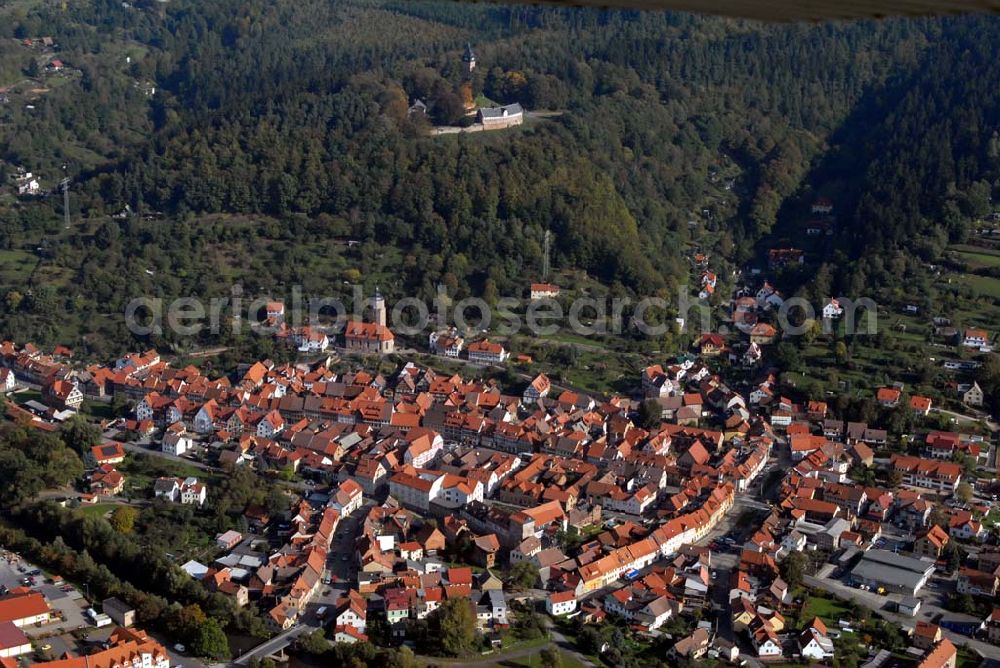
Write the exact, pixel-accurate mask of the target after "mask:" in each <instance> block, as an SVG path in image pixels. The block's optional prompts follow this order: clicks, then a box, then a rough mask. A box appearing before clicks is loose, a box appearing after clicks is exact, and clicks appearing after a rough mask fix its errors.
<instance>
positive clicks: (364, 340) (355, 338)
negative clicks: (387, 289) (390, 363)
mask: <svg viewBox="0 0 1000 668" xmlns="http://www.w3.org/2000/svg"><path fill="white" fill-rule="evenodd" d="M365 310H366V311H370V312H371V322H364V321H363V320H351V321H349V322H348V323H347V327H346V328H345V329H344V347H345V348H347V350H348V351H351V352H359V353H373V354H377V355H388V354H389V353H391V352H393V351H394V350H395V349H396V336H395V335H394V334H393V333H392V330H391V329H389V327H388V326H387V325H386V307H385V298H384V297H383V296H382V293H381V292H379V291H378V288H376V289H375V296H374V297H372V298H371V299H369V300H368V304H367V307H366V309H365Z"/></svg>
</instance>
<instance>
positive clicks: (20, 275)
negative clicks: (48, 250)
mask: <svg viewBox="0 0 1000 668" xmlns="http://www.w3.org/2000/svg"><path fill="white" fill-rule="evenodd" d="M37 262H38V258H36V257H35V256H34V254H32V253H28V252H26V251H20V250H0V280H2V281H4V282H11V281H26V280H27V279H28V276H29V275H30V274H31V270H32V269H34V268H35V264H37Z"/></svg>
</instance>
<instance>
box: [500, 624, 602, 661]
mask: <svg viewBox="0 0 1000 668" xmlns="http://www.w3.org/2000/svg"><path fill="white" fill-rule="evenodd" d="M549 633H550V634H551V635H552V641H553V642H554V643H555V644H556V645H558V646H559V649H561V650H562V651H564V652H566V653H567V654H571V655H572V656H573V658H574V659H576V660H577V661H579V662H580V663H581V664H583V665H584V666H588V667H590V668H592V667H593V666H594V662H593V661H591V660H590V659H588V658H587V657H586V656H584V655H583V654H580V652H578V651H576V647H574V645H573V643H571V642H570V640H569V638H567V637H566V636H564V635H563V634H562V633H560V632H559V629H556V628H554V627H552V628H550V629H549ZM504 658H505V659H508V658H512V657H504Z"/></svg>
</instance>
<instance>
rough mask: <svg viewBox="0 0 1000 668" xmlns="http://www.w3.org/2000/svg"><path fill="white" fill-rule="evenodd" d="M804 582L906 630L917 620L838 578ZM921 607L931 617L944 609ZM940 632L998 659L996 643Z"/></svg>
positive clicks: (930, 606) (990, 657)
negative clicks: (855, 604) (889, 608)
mask: <svg viewBox="0 0 1000 668" xmlns="http://www.w3.org/2000/svg"><path fill="white" fill-rule="evenodd" d="M804 582H805V583H806V584H807V585H809V586H810V587H817V588H819V589H822V590H824V591H826V592H829V593H830V594H833V595H834V596H836V597H837V598H839V599H842V600H845V601H854V602H855V603H857V604H859V605H861V606H863V607H865V608H868V609H869V610H871V611H873V612H874V613H875V614H877V615H879V616H880V617H882V618H883V619H886V620H888V621H890V622H892V623H894V624H898V625H899V626H900V627H902V628H904V629H906V630H908V631H912V630H913V627H914V626H915V625H916V622H917V621H918V620H916V619H915V618H913V617H907V616H904V615H899V614H896V613H894V612H890V611H888V610H885V609H883V608H884V606H885V605H886V604H887V603H888V600H889V599H888V598H887V597H885V596H880V595H879V594H876V593H873V592H870V591H862V590H861V589H855V588H853V587H848V586H847V585H845V584H844V583H842V582H840V581H838V580H831V579H830V578H817V577H813V576H811V575H807V576H806V577H805V578H804ZM921 609H922V612H921V615H920V616H921V617H933V616H934V615H937V614H940V613H942V612H944V610H942V609H940V608H939V607H937V606H935V605H932V604H925V605H924V606H921ZM941 632H942V634H943V635H944V637H946V638H948V639H949V640H951V641H952V642H953V643H955V644H956V645H965V646H966V647H968V648H969V649H971V650H974V651H976V652H978V653H979V654H981V655H982V656H984V657H986V658H988V659H994V660H1000V647H998V646H996V645H991V644H990V643H986V642H980V641H979V640H975V639H973V638H970V637H968V636H963V635H961V634H958V633H953V632H952V631H947V630H945V629H942V630H941Z"/></svg>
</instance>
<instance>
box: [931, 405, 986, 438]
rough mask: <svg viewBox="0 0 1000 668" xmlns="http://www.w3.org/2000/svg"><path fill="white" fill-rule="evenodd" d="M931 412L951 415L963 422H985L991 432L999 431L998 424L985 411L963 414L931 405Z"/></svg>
mask: <svg viewBox="0 0 1000 668" xmlns="http://www.w3.org/2000/svg"><path fill="white" fill-rule="evenodd" d="M931 412H932V413H941V414H942V415H947V416H949V417H953V418H955V419H956V420H964V421H965V422H985V423H986V428H987V429H989V430H990V431H992V432H996V431H1000V424H997V423H996V422H994V421H993V420H991V419H990V416H989V415H988V414H986V413H983V414H981V415H965V414H963V413H956V412H955V411H949V410H945V409H944V408H937V407H936V406H935V407H931Z"/></svg>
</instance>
